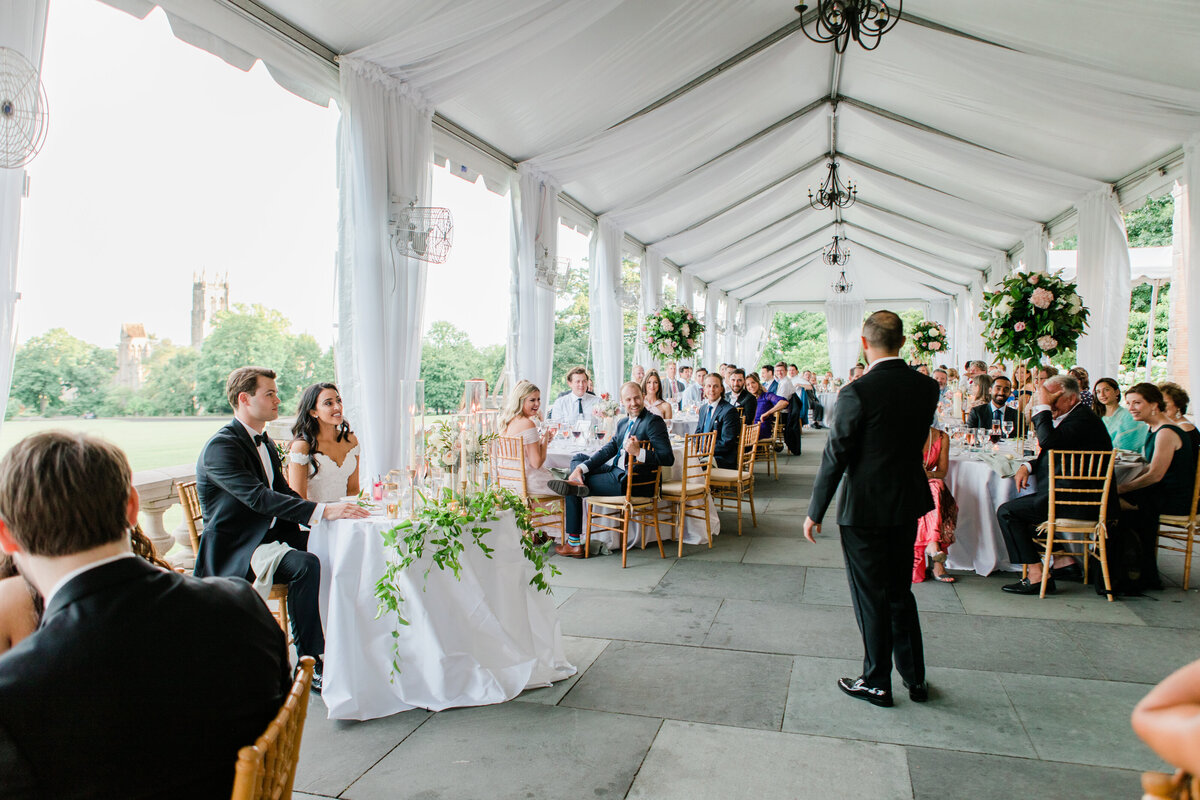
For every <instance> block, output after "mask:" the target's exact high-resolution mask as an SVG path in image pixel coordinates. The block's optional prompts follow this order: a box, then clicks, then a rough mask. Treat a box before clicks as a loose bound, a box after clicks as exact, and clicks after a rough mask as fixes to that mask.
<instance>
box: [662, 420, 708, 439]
mask: <svg viewBox="0 0 1200 800" xmlns="http://www.w3.org/2000/svg"><path fill="white" fill-rule="evenodd" d="M699 422H700V418H699V417H691V416H675V417H671V418H670V419H669V420H666V423H667V430H669V431H670V432H671V433H673V434H675V435H676V436H687V435H688V434H690V433H695V432H696V425H697V424H699Z"/></svg>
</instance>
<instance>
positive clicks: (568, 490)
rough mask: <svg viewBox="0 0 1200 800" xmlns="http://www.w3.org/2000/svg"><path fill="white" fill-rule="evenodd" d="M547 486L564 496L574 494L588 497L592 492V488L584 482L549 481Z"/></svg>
mask: <svg viewBox="0 0 1200 800" xmlns="http://www.w3.org/2000/svg"><path fill="white" fill-rule="evenodd" d="M546 486H548V487H549V488H550V491H552V492H554V493H555V494H561V495H562V496H563V497H567V496H569V495H574V496H576V497H587V496H588V495H589V494H591V493H592V492H591V490H590V489H588V487H586V486H584V485H583V484H582V483H571V482H570V481H559V480H553V481H547V482H546Z"/></svg>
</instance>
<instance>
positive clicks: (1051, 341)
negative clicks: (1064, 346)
mask: <svg viewBox="0 0 1200 800" xmlns="http://www.w3.org/2000/svg"><path fill="white" fill-rule="evenodd" d="M1037 346H1038V347H1040V348H1042V349H1043V350H1045V351H1046V352H1050V351H1051V350H1053V349H1054V348H1056V347H1058V340H1057V339H1055V338H1054V337H1053V336H1039V337H1038V340H1037Z"/></svg>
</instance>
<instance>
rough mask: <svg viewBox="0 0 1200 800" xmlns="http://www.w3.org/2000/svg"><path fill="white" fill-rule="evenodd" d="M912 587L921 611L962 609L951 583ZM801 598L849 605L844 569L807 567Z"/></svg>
mask: <svg viewBox="0 0 1200 800" xmlns="http://www.w3.org/2000/svg"><path fill="white" fill-rule="evenodd" d="M912 591H913V596H914V597H916V598H917V608H918V609H920V611H921V613H925V612H927V611H929V612H938V613H943V614H962V613H963V607H962V603H960V602H959V601H958V595H957V594H956V593H955V591H954V586H953V585H951V584H943V583H938V582H937V581H932V580H926V581H925V582H923V583H914V584H913V586H912ZM802 602H804V603H813V604H815V605H832V606H848V605H850V584H849V582H848V581H847V580H846V570H845V569H844V568H841V567H838V568H833V567H809V568H808V572H807V574H806V575H805V578H804V598H803V601H802Z"/></svg>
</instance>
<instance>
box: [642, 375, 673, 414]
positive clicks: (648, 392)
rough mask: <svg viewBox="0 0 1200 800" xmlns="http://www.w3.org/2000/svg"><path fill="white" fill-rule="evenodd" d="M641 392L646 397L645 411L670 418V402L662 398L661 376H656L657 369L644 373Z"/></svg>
mask: <svg viewBox="0 0 1200 800" xmlns="http://www.w3.org/2000/svg"><path fill="white" fill-rule="evenodd" d="M642 393H643V394H644V395H645V397H646V410H647V411H649V412H650V413H651V414H657V415H658V416H660V417H662V418H663V419H670V418H671V410H672V409H671V404H670V403H668V402H667V401H666V400H663V398H662V378H660V377H658V370H654V369H652V370H650V371H649V372H647V373H646V380H645V381H643V382H642Z"/></svg>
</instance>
